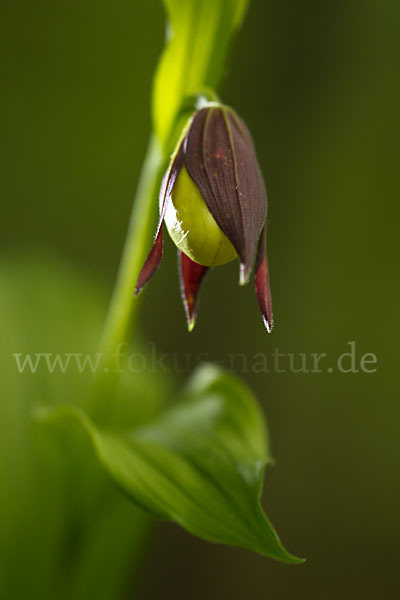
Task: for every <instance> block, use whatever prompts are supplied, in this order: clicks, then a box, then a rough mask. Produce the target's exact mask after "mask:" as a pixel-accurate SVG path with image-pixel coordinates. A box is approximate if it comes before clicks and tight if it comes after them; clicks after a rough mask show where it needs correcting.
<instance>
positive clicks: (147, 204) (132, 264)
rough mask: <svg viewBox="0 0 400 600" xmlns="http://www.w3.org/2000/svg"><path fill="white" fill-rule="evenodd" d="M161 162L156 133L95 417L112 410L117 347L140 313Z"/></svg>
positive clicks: (108, 331) (115, 302)
mask: <svg viewBox="0 0 400 600" xmlns="http://www.w3.org/2000/svg"><path fill="white" fill-rule="evenodd" d="M162 166H163V154H162V151H161V149H160V146H159V144H158V141H157V139H156V138H155V136H154V135H153V136H152V137H151V138H150V142H149V145H148V149H147V153H146V158H145V161H144V163H143V168H142V172H141V175H140V179H139V184H138V188H137V192H136V196H135V201H134V203H133V207H132V213H131V217H130V221H129V227H128V232H127V236H126V240H125V246H124V249H123V253H122V258H121V262H120V267H119V272H118V276H117V280H116V283H115V287H114V291H113V295H112V298H111V302H110V307H109V310H108V314H107V317H106V321H105V325H104V329H103V334H102V338H101V343H100V350H99V352H100V354H101V356H102V360H101V366H100V370H99V371H98V372H97V375H96V380H95V385H94V393H93V394H92V397H91V399H90V402H89V406H88V410H89V412H90V414H91V415H92V417H94V418H96V420H100V421H102V420H104V419H105V418H106V417H107V414H108V412H109V405H110V404H111V403H112V391H113V388H114V386H115V383H116V379H117V375H118V373H115V372H114V371H115V356H116V354H117V353H118V348H119V347H120V346H121V345H123V344H125V343H127V342H128V339H129V337H130V333H131V332H132V328H133V326H134V323H135V320H136V317H137V313H138V308H139V302H140V298H139V299H138V298H134V297H133V291H134V289H135V285H136V281H137V278H138V276H139V272H140V269H141V266H142V262H143V260H144V256H145V252H146V248H147V245H148V240H149V238H151V235H152V229H153V226H154V223H153V220H152V216H153V208H154V205H153V201H154V199H155V197H156V194H157V192H158V187H159V183H160V179H161V168H162Z"/></svg>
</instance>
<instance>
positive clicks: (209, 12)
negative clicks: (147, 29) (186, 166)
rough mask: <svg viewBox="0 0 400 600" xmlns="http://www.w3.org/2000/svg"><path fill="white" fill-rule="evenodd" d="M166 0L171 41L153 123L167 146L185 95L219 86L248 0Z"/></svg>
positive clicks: (155, 97)
mask: <svg viewBox="0 0 400 600" xmlns="http://www.w3.org/2000/svg"><path fill="white" fill-rule="evenodd" d="M164 4H165V8H166V10H167V13H168V20H169V25H168V28H167V39H168V43H167V46H166V48H165V50H164V52H163V54H162V56H161V59H160V63H159V66H158V69H157V73H156V77H155V81H154V90H153V119H154V128H155V132H156V135H157V137H158V139H159V141H160V142H161V145H162V146H163V147H165V146H166V145H167V144H168V140H169V137H170V135H171V130H172V127H173V124H174V120H175V118H176V115H177V113H178V111H179V109H180V107H181V104H182V102H183V101H184V100H185V98H187V97H188V96H191V95H194V94H197V93H199V92H201V91H202V90H204V89H205V88H211V89H215V88H216V86H217V85H218V83H219V80H220V78H221V75H222V72H223V68H224V64H225V59H226V54H227V50H228V48H229V43H230V40H231V38H232V35H233V34H234V32H235V31H236V29H237V28H238V27H239V25H240V24H241V22H242V20H243V17H244V13H245V10H246V7H247V4H248V0H164Z"/></svg>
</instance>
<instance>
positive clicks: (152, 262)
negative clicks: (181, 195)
mask: <svg viewBox="0 0 400 600" xmlns="http://www.w3.org/2000/svg"><path fill="white" fill-rule="evenodd" d="M162 218H164V215H163V217H162ZM161 224H162V219H161V220H160V225H159V227H158V229H157V234H156V239H155V240H154V244H153V247H152V249H151V250H150V252H149V255H148V257H147V258H146V262H145V263H144V265H143V267H142V270H141V271H140V275H139V278H138V280H137V283H136V288H135V296H137V295H138V293H139V292H140V291H141V289H142V288H143V287H144V286H145V285H146V283H147V282H148V280H149V279H150V277H151V276H152V275H154V273H155V272H156V271H157V269H158V267H159V265H160V262H161V259H162V256H163V232H162V227H161Z"/></svg>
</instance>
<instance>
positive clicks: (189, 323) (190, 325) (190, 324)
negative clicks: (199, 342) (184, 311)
mask: <svg viewBox="0 0 400 600" xmlns="http://www.w3.org/2000/svg"><path fill="white" fill-rule="evenodd" d="M195 325H196V317H195V316H194V315H193V316H192V317H188V319H187V326H188V332H189V333H191V332H192V331H193V329H194V326H195Z"/></svg>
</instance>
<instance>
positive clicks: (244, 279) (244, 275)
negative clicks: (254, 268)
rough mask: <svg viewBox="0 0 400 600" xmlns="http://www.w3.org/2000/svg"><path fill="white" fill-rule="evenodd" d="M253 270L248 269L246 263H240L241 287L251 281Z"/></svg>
mask: <svg viewBox="0 0 400 600" xmlns="http://www.w3.org/2000/svg"><path fill="white" fill-rule="evenodd" d="M250 275H251V268H249V267H247V266H246V265H245V264H244V263H240V270H239V285H246V284H247V283H249V281H250Z"/></svg>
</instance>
